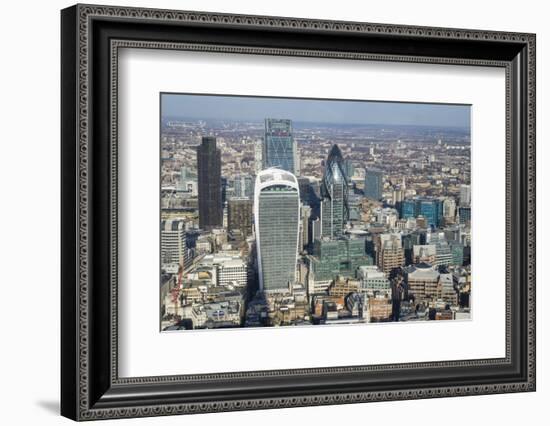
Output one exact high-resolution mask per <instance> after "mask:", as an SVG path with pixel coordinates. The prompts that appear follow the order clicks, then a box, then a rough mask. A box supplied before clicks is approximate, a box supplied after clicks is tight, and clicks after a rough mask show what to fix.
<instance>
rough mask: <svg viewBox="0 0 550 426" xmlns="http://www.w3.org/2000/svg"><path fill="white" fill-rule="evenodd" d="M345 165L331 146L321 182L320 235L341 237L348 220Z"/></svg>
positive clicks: (337, 150)
mask: <svg viewBox="0 0 550 426" xmlns="http://www.w3.org/2000/svg"><path fill="white" fill-rule="evenodd" d="M348 191H349V189H348V177H347V175H346V164H345V162H344V158H343V157H342V152H341V151H340V148H338V145H336V144H335V145H333V146H332V149H331V150H330V153H329V155H328V158H327V163H326V167H325V174H324V175H323V180H322V182H321V235H322V236H323V237H335V236H339V235H342V233H343V231H344V226H345V225H346V223H347V221H348V220H349V201H348V195H349V192H348Z"/></svg>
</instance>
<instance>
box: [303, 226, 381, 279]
mask: <svg viewBox="0 0 550 426" xmlns="http://www.w3.org/2000/svg"><path fill="white" fill-rule="evenodd" d="M313 254H314V255H313V256H311V260H312V262H311V267H312V271H313V274H314V276H315V280H316V281H327V280H333V279H335V278H336V277H337V276H342V277H355V276H356V274H357V269H358V268H359V267H360V266H368V265H372V264H373V261H372V258H371V257H370V256H367V255H366V254H365V239H364V238H354V239H350V238H344V237H341V238H337V239H317V240H315V243H314V248H313Z"/></svg>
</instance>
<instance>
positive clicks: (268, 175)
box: [254, 168, 300, 292]
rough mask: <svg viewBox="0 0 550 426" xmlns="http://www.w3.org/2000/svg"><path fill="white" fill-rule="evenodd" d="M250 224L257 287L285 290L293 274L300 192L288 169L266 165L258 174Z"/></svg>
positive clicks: (267, 290) (293, 279)
mask: <svg viewBox="0 0 550 426" xmlns="http://www.w3.org/2000/svg"><path fill="white" fill-rule="evenodd" d="M254 226H255V231H256V250H257V253H258V273H259V278H260V280H259V281H260V290H261V291H266V292H270V291H271V292H273V291H285V290H288V289H289V284H293V283H294V281H295V278H296V259H297V256H298V234H299V227H300V193H299V188H298V180H297V179H296V177H295V176H294V175H293V174H292V173H290V172H287V171H285V170H281V169H278V168H269V169H266V170H262V171H261V172H260V173H259V174H258V176H257V177H256V185H255V190H254Z"/></svg>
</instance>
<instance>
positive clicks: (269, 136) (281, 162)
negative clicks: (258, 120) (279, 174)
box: [263, 118, 296, 173]
mask: <svg viewBox="0 0 550 426" xmlns="http://www.w3.org/2000/svg"><path fill="white" fill-rule="evenodd" d="M263 154H264V155H263V162H264V168H269V167H277V168H280V169H283V170H286V171H287V172H290V173H296V164H295V162H296V161H295V160H296V143H295V141H294V138H293V137H292V121H291V120H286V119H276V118H266V119H265V140H264V151H263Z"/></svg>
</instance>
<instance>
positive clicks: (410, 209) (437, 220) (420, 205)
mask: <svg viewBox="0 0 550 426" xmlns="http://www.w3.org/2000/svg"><path fill="white" fill-rule="evenodd" d="M397 210H398V211H399V217H400V218H401V219H408V218H411V217H413V218H416V217H418V216H423V217H424V218H425V219H426V225H427V226H433V227H436V228H437V227H439V226H441V224H442V222H443V202H442V201H441V200H438V199H431V198H418V199H414V200H403V201H401V202H399V203H398V204H397Z"/></svg>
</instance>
